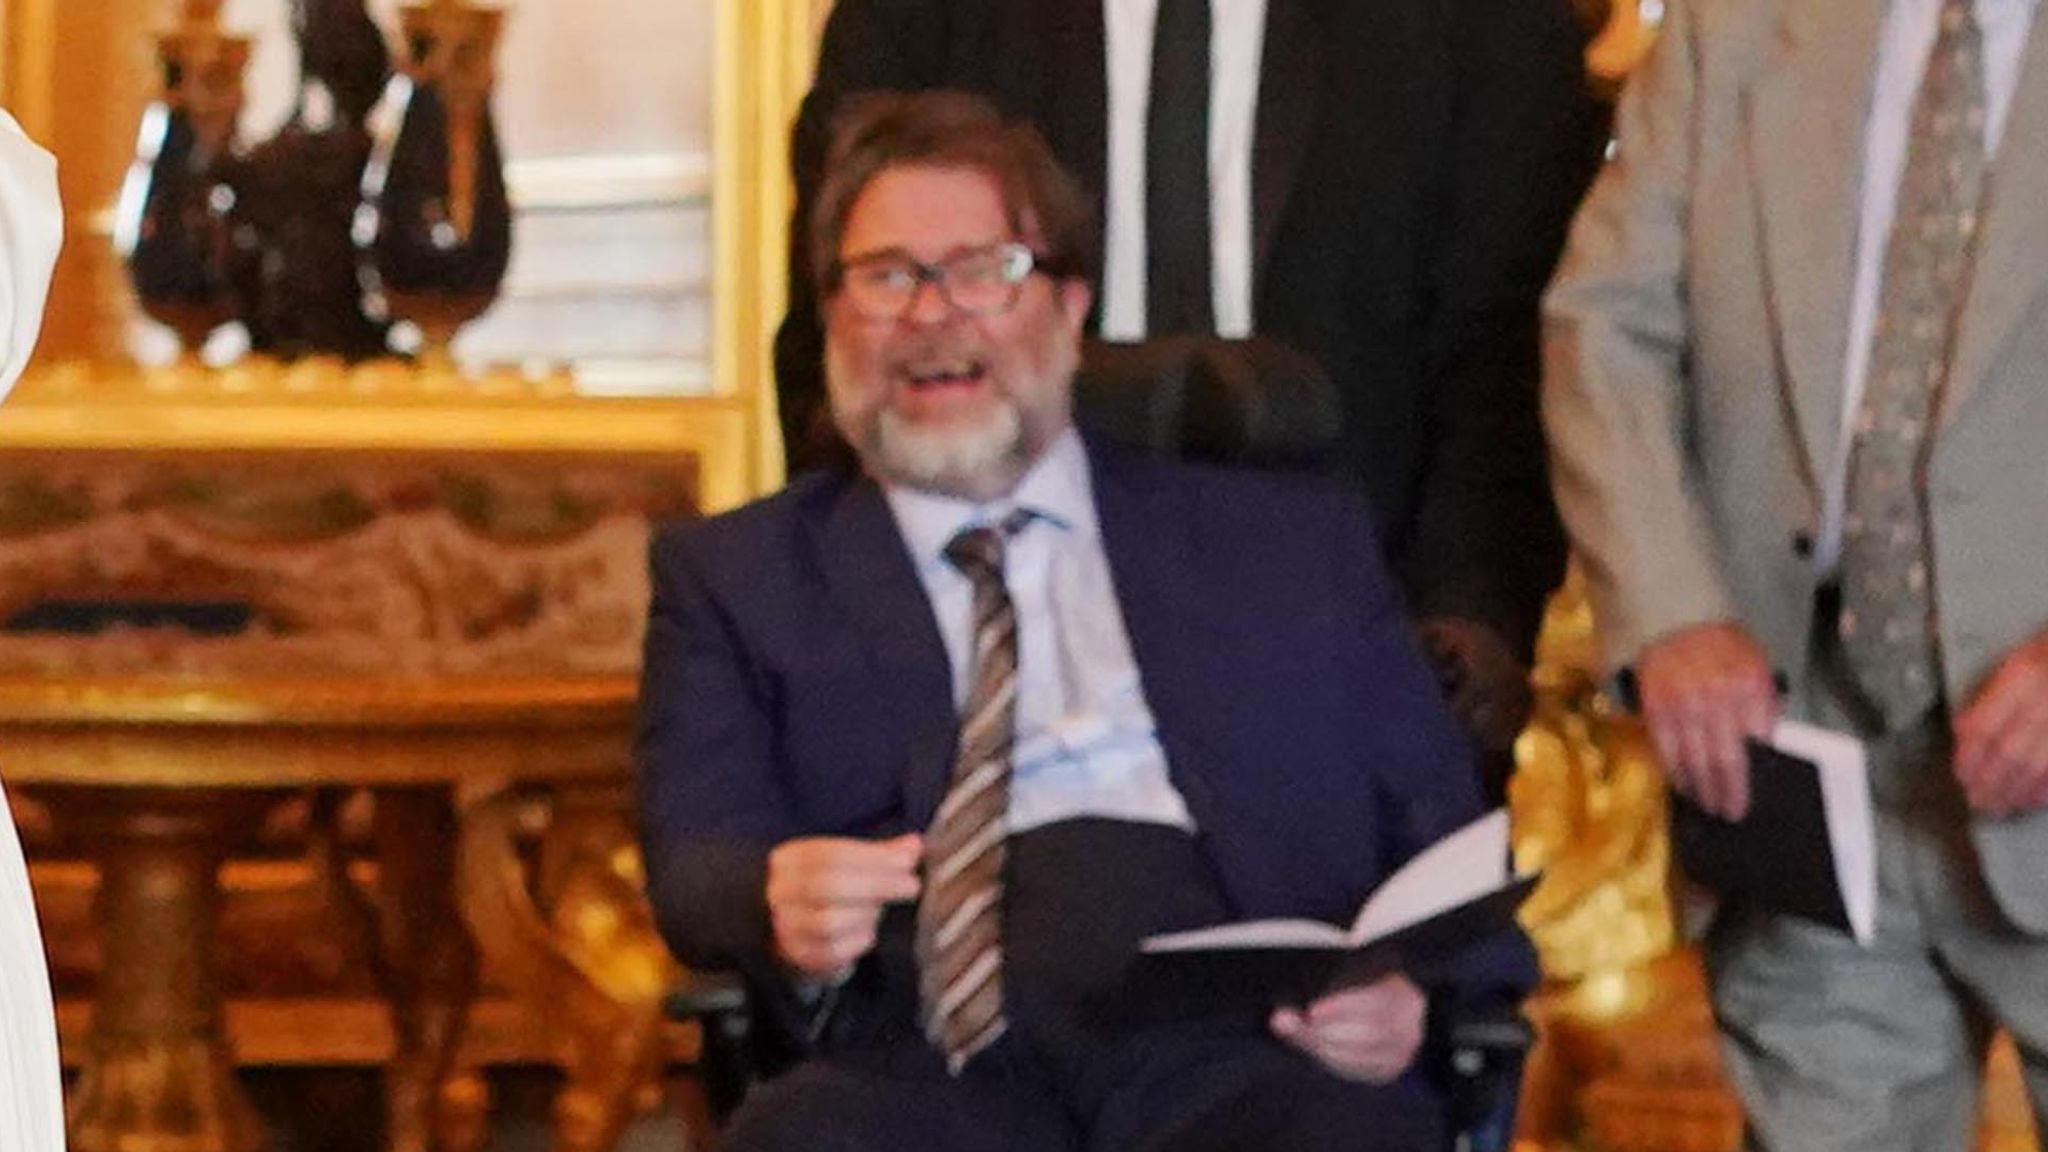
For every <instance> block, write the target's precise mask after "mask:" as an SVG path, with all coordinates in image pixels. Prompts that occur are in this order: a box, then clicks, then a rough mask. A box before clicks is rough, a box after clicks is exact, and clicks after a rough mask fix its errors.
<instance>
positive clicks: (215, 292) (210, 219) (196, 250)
mask: <svg viewBox="0 0 2048 1152" xmlns="http://www.w3.org/2000/svg"><path fill="white" fill-rule="evenodd" d="M161 52H162V54H163V61H164V96H163V98H162V99H160V100H157V101H156V102H154V103H152V104H151V105H150V106H149V109H148V110H147V111H146V112H145V113H144V114H143V118H142V129H141V132H140V134H139V136H138V138H137V140H136V145H135V161H134V163H133V164H132V165H131V166H130V168H129V170H128V176H127V179H126V180H125V182H124V183H123V185H122V188H121V199H120V204H119V207H118V208H117V210H116V218H115V232H114V235H115V243H116V246H117V248H118V250H119V252H120V255H121V258H122V260H123V261H124V262H125V263H126V265H127V267H128V276H129V279H130V280H131V281H132V282H133V284H134V286H135V295H136V299H137V301H138V302H139V303H140V304H141V306H142V310H143V312H144V313H145V314H147V315H148V316H149V317H150V318H151V319H154V320H156V321H157V322H158V323H161V324H164V325H166V326H168V327H169V328H170V329H171V330H172V331H174V332H176V333H177V334H178V339H179V342H180V343H181V344H182V345H183V348H184V352H185V354H186V355H188V356H194V355H197V353H198V351H199V349H200V347H201V346H202V345H204V344H205V343H206V338H207V336H208V335H209V334H210V333H211V332H212V331H213V330H214V329H215V328H218V327H219V326H220V325H222V324H224V323H226V322H227V321H229V320H232V319H234V316H235V303H234V297H233V295H232V293H231V291H230V288H229V284H228V280H227V276H226V267H225V258H226V252H225V247H226V234H225V231H224V228H223V224H222V221H221V216H220V209H221V208H222V206H223V205H222V203H221V201H222V198H223V194H222V192H221V191H220V189H219V187H218V185H217V182H216V180H217V177H216V165H217V164H218V163H219V161H220V159H221V157H222V155H223V153H224V152H225V151H226V149H227V147H228V137H229V135H230V134H231V132H232V125H233V122H234V117H235V113H236V111H237V110H238V109H239V107H240V103H241V90H240V81H239V78H240V75H241V63H242V60H243V59H244V57H245V55H246V52H247V45H246V44H245V43H244V42H241V41H238V40H232V39H228V38H213V39H211V40H208V41H204V42H200V41H196V40H195V38H194V37H192V36H191V35H189V34H173V35H171V36H167V37H166V38H165V39H164V41H163V44H162V46H161Z"/></svg>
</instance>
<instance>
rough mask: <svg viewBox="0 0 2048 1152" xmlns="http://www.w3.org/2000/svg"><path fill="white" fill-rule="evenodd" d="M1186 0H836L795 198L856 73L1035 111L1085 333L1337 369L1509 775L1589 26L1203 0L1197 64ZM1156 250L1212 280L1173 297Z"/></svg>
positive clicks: (1536, 5) (1549, 550) (807, 425)
mask: <svg viewBox="0 0 2048 1152" xmlns="http://www.w3.org/2000/svg"><path fill="white" fill-rule="evenodd" d="M1188 2H1189V0H840V3H839V4H838V6H837V8H836V9H835V10H834V11H833V13H832V16H831V18H830V21H829V23H828V24H827V26H826V29H825V35H824V42H823V47H822V50H821V53H820V56H819V61H818V70H817V78H816V82H815V86H814V87H813V89H812V91H811V93H810V94H809V96H808V98H807V99H806V100H805V102H804V106H803V110H802V114H801V116H800V118H799V120H798V123H797V126H796V130H795V134H794V143H793V149H792V152H793V168H794V173H795V177H796V187H797V199H798V203H797V218H798V219H799V220H804V219H807V218H808V214H809V212H810V209H811V205H812V202H813V200H814V197H815V194H816V191H817V188H818V185H819V181H820V178H821V168H822V163H823V152H824V141H825V138H826V134H827V132H828V131H829V128H830V125H831V122H832V119H833V117H834V116H835V114H836V113H837V111H838V110H839V109H840V107H841V106H842V104H843V103H844V101H845V99H846V98H847V97H848V96H849V95H852V94H855V93H859V92H862V91H867V90H878V89H883V90H915V89H926V88H960V89H966V90H971V91H975V92H978V93H982V94H985V95H987V96H989V97H990V98H992V99H993V100H994V101H995V102H996V103H997V104H998V105H999V106H1000V107H1002V108H1003V109H1004V110H1006V111H1008V112H1010V113H1012V114H1016V115H1022V116H1026V117H1029V118H1031V119H1033V120H1035V121H1036V122H1037V123H1038V124H1039V125H1040V127H1041V128H1042V129H1043V130H1044V131H1045V133H1046V134H1047V136H1048V137H1049V139H1050V141H1051V143H1052V145H1053V149H1054V151H1055V153H1056V154H1057V155H1058V156H1059V157H1060V159H1061V160H1062V161H1063V162H1064V163H1065V164H1066V165H1067V167H1069V168H1070V169H1071V170H1073V171H1074V172H1075V173H1077V174H1078V175H1079V176H1080V178H1081V181H1082V183H1083V184H1084V185H1085V186H1086V187H1087V188H1088V189H1089V190H1090V191H1091V192H1092V193H1093V194H1094V195H1095V197H1096V199H1097V203H1098V208H1099V210H1100V211H1101V212H1102V216H1103V219H1104V220H1105V221H1106V241H1107V243H1106V249H1105V253H1104V255H1105V257H1106V260H1105V266H1106V275H1105V277H1104V278H1103V280H1102V281H1101V282H1100V283H1099V284H1098V285H1097V287H1098V289H1099V291H1098V295H1097V299H1098V305H1097V307H1096V308H1095V310H1094V312H1093V314H1092V315H1091V317H1090V325H1091V328H1090V331H1091V333H1093V334H1097V335H1100V336H1102V337H1104V338H1107V339H1117V340H1130V339H1142V338H1144V337H1146V336H1153V335H1162V334H1166V333H1169V332H1179V331H1189V330H1194V331H1204V332H1215V333H1219V334H1221V335H1224V336H1246V335H1256V336H1260V337H1264V338H1269V339H1275V340H1279V341H1283V342H1285V343H1287V344H1290V345H1292V346H1294V347H1295V348H1297V349H1299V350H1301V351H1304V352H1306V353H1308V354H1310V355H1311V356H1313V357H1314V358H1315V359H1316V360H1318V361H1319V362H1320V364H1321V366H1322V368H1323V369H1324V370H1325V371H1326V372H1327V373H1328V374H1329V375H1330V377H1331V378H1332V379H1333V380H1334V381H1335V382H1336V384H1337V386H1338V389H1339V391H1340V393H1341V395H1342V397H1343V403H1344V428H1343V434H1344V441H1345V457H1346V460H1347V462H1348V465H1349V468H1350V470H1351V471H1352V472H1353V473H1354V474H1355V476H1356V479H1357V481H1358V482H1359V483H1360V484H1361V485H1362V487H1363V489H1364V491H1365V492H1366V493H1367V495H1368V496H1369V497H1370V498H1371V501H1372V504H1373V506H1374V510H1375V512H1376V514H1377V516H1378V519H1379V524H1380V528H1381V533H1382V536H1383V544H1384V547H1385V550H1386V553H1387V557H1388V560H1389V562H1390V564H1391V565H1392V567H1393V568H1394V570H1395V572H1396V574H1397V576H1398V577H1399V579H1400V582H1401V585H1402V590H1403V592H1404V595H1405V598H1406V600H1407V602H1408V605H1409V611H1410V614H1411V618H1412V619H1413V620H1414V621H1415V623H1416V625H1417V631H1418V636H1419V638H1420V640H1421V641H1422V643H1423V645H1424V647H1425V648H1426V649H1428V650H1429V651H1430V653H1431V655H1432V656H1433V657H1434V660H1435V663H1436V665H1437V668H1438V670H1439V675H1440V678H1441V679H1442V680H1443V681H1444V684H1445V687H1446V689H1447V690H1448V694H1449V695H1450V697H1451V700H1452V703H1453V706H1454V708H1455V710H1456V711H1457V712H1458V713H1459V715H1460V717H1461V718H1462V719H1463V720H1464V721H1465V723H1466V726H1467V728H1468V730H1469V731H1470V732H1471V733H1472V734H1473V735H1474V737H1475V739H1476V742H1477V743H1478V744H1479V745H1480V746H1481V747H1482V748H1483V749H1489V750H1491V752H1492V753H1493V756H1494V760H1495V764H1494V766H1493V768H1492V772H1491V775H1492V776H1493V779H1492V780H1490V781H1489V783H1490V784H1491V785H1492V786H1493V787H1494V788H1496V789H1497V788H1498V787H1499V785H1500V782H1501V779H1502V777H1503V774H1504V769H1505V761H1506V753H1507V749H1508V747H1509V745H1510V744H1511V742H1512V740H1513V737H1514V734H1515V732H1517V731H1518V730H1519V728H1520V726H1521V723H1522V721H1523V719H1524V718H1525V715H1526V708H1527V689H1526V681H1525V675H1524V674H1525V672H1526V668H1527V665H1528V663H1529V660H1530V658H1531V655H1532V653H1533V648H1534V641H1535V635H1536V631H1537V628H1538V625H1539V623H1540V620H1541V616H1542V610H1543V605H1544V601H1545V599H1546V598H1547V596H1548V594H1549V592H1550V591H1551V590H1552V589H1553V588H1554V587H1555V586H1556V583H1557V581H1558V579H1559V577H1560V575H1561V572H1562V568H1563V560H1564V545H1563V538H1562V534H1561V532H1560V530H1559V528H1558V525H1557V520H1556V514H1555V511H1554V510H1553V508H1552V506H1551V502H1550V496H1549V492H1548V487H1547V479H1546V474H1545V461H1544V453H1543V446H1542V437H1541V433H1540V430H1539V427H1538V422H1537V417H1536V379H1537V361H1538V354H1537V300H1538V296H1539V294H1540V292H1541V290H1542V288H1543V285H1544V283H1545V281H1546V279H1547V278H1548V276H1549V273H1550V271H1551V268H1552V265H1553V263H1554V261H1555V258H1556V254H1557V252H1558V249H1559V247H1560V245H1561V243H1562V237H1563V230H1564V227H1565V225H1566V223H1567V221H1568V219H1569V216H1570V214H1571V211H1572V208H1573V207H1574V205H1575V203H1576V201H1577V199H1578V194H1579V192H1580V191H1581V189H1582V188H1583V186H1584V184H1585V182H1586V180H1587V179H1588V178H1589V177H1590V175H1591V170H1592V168H1593V166H1594V163H1595V161H1596V159H1597V148H1598V140H1599V138H1600V133H1599V131H1598V127H1597V117H1596V116H1595V115H1594V110H1593V107H1592V105H1591V103H1590V98H1589V96H1588V95H1587V94H1586V91H1585V86H1584V83H1583V81H1582V78H1581V76H1582V72H1581V68H1580V65H1579V50H1580V47H1581V45H1582V40H1583V36H1582V33H1581V31H1580V29H1579V28H1578V26H1577V25H1576V23H1575V22H1574V20H1573V18H1572V16H1571V14H1570V12H1569V10H1568V9H1567V7H1566V6H1565V4H1564V3H1563V2H1562V0H1444V2H1440V3H1426V4H1425V3H1416V2H1413V0H1371V2H1364V0H1263V3H1261V2H1260V0H1193V3H1194V4H1195V5H1196V7H1197V8H1198V9H1209V10H1210V12H1209V13H1208V14H1206V15H1204V14H1203V13H1201V12H1199V11H1198V12H1197V13H1196V21H1197V23H1198V24H1200V23H1202V22H1206V21H1208V20H1213V35H1212V36H1211V37H1210V38H1208V39H1206V40H1205V39H1204V33H1206V32H1208V29H1205V28H1202V27H1197V28H1196V29H1195V31H1194V33H1193V34H1192V36H1193V39H1192V41H1191V44H1192V59H1193V60H1194V64H1193V71H1192V72H1191V71H1190V66H1189V64H1188V63H1187V60H1188V58H1189V57H1190V50H1189V49H1187V48H1183V49H1182V50H1180V51H1179V52H1178V57H1179V62H1178V63H1176V62H1175V61H1174V60H1173V59H1170V58H1169V57H1173V56H1175V55H1176V53H1175V52H1174V51H1173V50H1172V49H1171V47H1170V46H1169V43H1168V41H1169V38H1172V37H1178V38H1179V39H1180V40H1182V41H1187V40H1188V39H1189V36H1190V34H1189V33H1188V32H1187V31H1186V29H1187V26H1188V24H1189V20H1188V19H1187V18H1186V17H1187V14H1186V13H1185V12H1184V11H1182V6H1183V5H1185V4H1187V3H1188ZM1155 6H1156V8H1155ZM1155 11H1156V15H1154V14H1153V13H1154V12H1155ZM1169 29H1171V30H1172V31H1169ZM1148 47H1149V48H1150V51H1149V52H1148V51H1147V48H1148ZM1204 49H1207V51H1204ZM1205 63H1207V64H1209V65H1210V67H1208V68H1204V67H1203V65H1204V64H1205ZM1169 73H1170V78H1168V76H1169ZM1152 78H1160V79H1159V80H1157V81H1156V83H1158V84H1159V85H1161V86H1156V87H1154V88H1153V89H1152V92H1155V93H1159V94H1160V99H1158V100H1157V101H1154V100H1152V99H1151V98H1150V97H1149V96H1148V95H1147V94H1146V92H1144V91H1142V90H1141V89H1142V88H1143V86H1144V84H1145V83H1146V82H1147V80H1148V79H1152ZM1203 85H1206V86H1207V87H1208V88H1209V90H1210V92H1211V93H1212V97H1211V99H1209V100H1206V101H1205V100H1201V99H1197V98H1196V94H1198V93H1199V92H1200V91H1201V87H1202V86H1203ZM1204 138H1206V141H1207V144H1208V147H1207V149H1206V152H1207V156H1206V160H1207V164H1206V165H1204V164H1203V160H1204V159H1205V157H1204V156H1203V155H1202V153H1203V152H1204V151H1205V149H1203V148H1202V147H1201V143H1200V142H1201V141H1202V140H1203V139H1204ZM1176 139H1177V140H1179V141H1180V142H1181V145H1182V147H1181V148H1180V153H1179V155H1178V156H1176V155H1175V154H1174V153H1173V150H1172V147H1171V145H1172V144H1173V141H1174V140H1176ZM1189 140H1193V141H1195V143H1194V144H1192V145H1189V144H1188V143H1187V142H1188V141H1189ZM1190 151H1192V158H1191V159H1192V163H1193V165H1194V167H1192V168H1189V167H1187V165H1188V163H1189V162H1190V156H1189V153H1190ZM1172 165H1178V166H1179V167H1177V168H1175V169H1174V174H1173V175H1172V178H1171V179H1168V178H1167V177H1166V176H1164V175H1162V173H1163V172H1164V171H1165V170H1166V168H1167V167H1168V166H1172ZM1205 189H1206V191H1207V193H1208V194H1207V195H1203V194H1202V193H1203V192H1204V190H1205ZM1162 238H1164V240H1162ZM1191 238H1192V240H1193V243H1192V244H1190V243H1189V241H1190V239H1191ZM1205 238H1206V239H1208V240H1210V241H1211V242H1210V243H1208V244H1203V243H1201V241H1202V240H1203V239H1205ZM1169 244H1171V245H1172V246H1174V247H1177V248H1178V249H1179V256H1180V257H1181V259H1179V261H1178V263H1177V264H1172V263H1170V262H1169V263H1168V265H1167V266H1166V267H1165V268H1164V269H1162V256H1163V255H1165V256H1172V255H1174V254H1173V253H1170V252H1169V253H1162V248H1164V247H1167V246H1168V245H1169ZM808 259H809V258H808V256H807V254H806V253H805V251H804V244H803V243H802V241H801V240H800V239H799V241H798V242H797V243H794V244H793V245H792V246H791V251H790V277H789V283H790V289H791V292H790V295H791V303H790V309H789V313H788V316H787V317H786V319H785V321H784V323H783V325H782V329H781V332H780V333H779V335H778V338H777V343H776V373H777V379H778V383H779V386H780V404H781V412H782V422H783V434H784V440H785V444H786V445H787V447H788V452H789V460H790V464H791V470H792V472H795V471H800V470H802V469H803V468H805V467H807V466H810V465H812V464H815V463H817V462H819V461H821V460H823V459H825V458H828V457H829V455H830V454H831V453H832V452H833V451H834V450H835V448H834V446H833V443H832V437H831V433H830V427H829V421H827V420H824V419H822V410H823V396H824V387H823V383H822V378H821V375H820V355H821V348H822V344H821V334H820V329H819V319H818V311H817V303H818V302H817V298H816V296H815V295H814V293H813V292H812V290H811V288H810V285H811V282H812V275H811V270H810V268H809V266H808ZM1120 261H1122V264H1123V267H1122V270H1121V271H1120V270H1119V262H1120ZM1168 277H1178V278H1180V279H1181V280H1183V281H1187V280H1192V281H1193V282H1194V283H1195V284H1196V285H1202V284H1204V283H1206V284H1207V285H1208V286H1209V287H1210V288H1211V289H1212V293H1203V292H1201V291H1199V289H1197V290H1195V291H1193V292H1192V293H1189V292H1187V291H1185V290H1183V293H1182V294H1183V296H1184V297H1185V296H1188V295H1192V296H1193V297H1194V298H1193V299H1192V300H1188V299H1183V300H1182V301H1181V302H1180V303H1179V304H1178V305H1176V304H1173V303H1171V302H1163V301H1162V299H1161V295H1162V283H1163V282H1164V281H1166V279H1167V278H1168Z"/></svg>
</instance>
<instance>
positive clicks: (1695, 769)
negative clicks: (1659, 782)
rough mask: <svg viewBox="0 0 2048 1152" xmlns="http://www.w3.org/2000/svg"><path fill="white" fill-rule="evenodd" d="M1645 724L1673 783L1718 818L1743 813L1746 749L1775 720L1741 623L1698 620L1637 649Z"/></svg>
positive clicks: (1771, 697) (1764, 672) (1766, 680)
mask: <svg viewBox="0 0 2048 1152" xmlns="http://www.w3.org/2000/svg"><path fill="white" fill-rule="evenodd" d="M1636 683H1637V686H1638V689H1639V691H1640V694H1641V696H1642V709H1643V723H1644V724H1645V725H1647V726H1648V727H1649V729H1650V739H1651V741H1652V742H1654V743H1655V744H1656V746H1657V757H1658V758H1659V759H1660V760H1662V761H1663V762H1664V770H1665V771H1666V772H1668V773H1670V775H1671V784H1672V786H1673V787H1674V788H1677V789H1678V790H1679V791H1680V792H1682V793H1684V794H1685V795H1687V796H1690V797H1691V798H1692V799H1693V800H1694V801H1695V802H1697V803H1698V804H1699V806H1700V807H1702V808H1705V809H1706V810H1707V811H1709V812H1712V813H1713V814H1714V815H1716V816H1719V817H1721V818H1722V819H1724V820H1740V819H1741V818H1742V817H1743V816H1744V814H1746V813H1747V812H1748V811H1749V750H1748V749H1747V748H1745V747H1744V746H1743V741H1744V740H1745V739H1747V738H1750V737H1754V738H1756V739H1759V740H1762V739H1765V738H1767V737H1769V736H1770V734H1771V727H1772V726H1773V725H1775V724H1776V723H1777V722H1778V693H1777V687H1776V685H1775V684H1774V683H1773V681H1772V678H1771V662H1770V660H1769V659H1768V658H1767V657H1766V656H1765V655H1764V651H1763V649H1762V648H1760V647H1758V646H1757V643H1756V641H1754V640H1752V639H1750V636H1749V633H1747V632H1745V631H1743V630H1742V628H1741V626H1740V625H1736V624H1731V623H1721V624H1700V625H1696V626H1694V627H1691V628H1685V629H1681V630H1679V631H1677V632H1673V633H1671V634H1669V635H1667V636H1665V637H1663V638H1662V639H1660V640H1658V641H1656V642H1655V643H1653V644H1651V645H1650V646H1649V647H1647V648H1645V649H1643V654H1642V657H1641V658H1640V659H1639V660H1638V661H1637V664H1636Z"/></svg>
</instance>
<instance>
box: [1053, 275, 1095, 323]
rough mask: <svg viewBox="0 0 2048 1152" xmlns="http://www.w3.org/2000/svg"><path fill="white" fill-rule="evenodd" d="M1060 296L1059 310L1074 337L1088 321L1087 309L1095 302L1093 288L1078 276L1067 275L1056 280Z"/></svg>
mask: <svg viewBox="0 0 2048 1152" xmlns="http://www.w3.org/2000/svg"><path fill="white" fill-rule="evenodd" d="M1056 284H1057V290H1058V292H1059V297H1060V312H1061V313H1062V314H1064V315H1065V316H1066V320H1067V327H1068V329H1069V330H1071V331H1072V332H1073V333H1074V335H1075V336H1076V337H1079V336H1080V335H1081V328H1082V326H1083V325H1085V324H1087V323H1088V309H1089V308H1091V307H1093V306H1094V304H1095V290H1094V289H1093V288H1090V287H1089V286H1088V282H1087V281H1086V280H1083V279H1081V278H1080V277H1079V276H1068V277H1065V278H1063V279H1061V280H1059V281H1057V282H1056Z"/></svg>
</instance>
